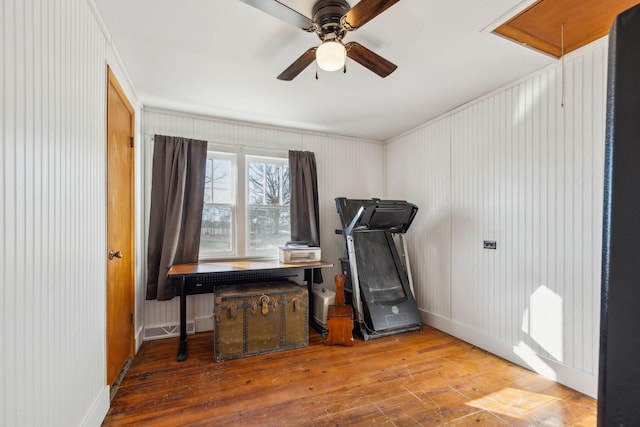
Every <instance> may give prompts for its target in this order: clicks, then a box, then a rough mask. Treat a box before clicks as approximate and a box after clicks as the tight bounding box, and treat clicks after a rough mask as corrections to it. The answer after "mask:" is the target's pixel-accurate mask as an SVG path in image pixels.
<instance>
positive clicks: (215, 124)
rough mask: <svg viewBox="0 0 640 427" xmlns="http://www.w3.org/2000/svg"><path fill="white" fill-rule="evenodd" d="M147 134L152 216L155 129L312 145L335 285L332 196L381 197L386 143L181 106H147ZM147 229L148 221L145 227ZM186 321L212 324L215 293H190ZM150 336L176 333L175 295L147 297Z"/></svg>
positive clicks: (292, 146) (238, 142)
mask: <svg viewBox="0 0 640 427" xmlns="http://www.w3.org/2000/svg"><path fill="white" fill-rule="evenodd" d="M143 121H144V123H143V127H144V133H145V135H146V137H145V147H144V148H145V159H146V160H145V165H146V166H145V168H146V171H145V177H146V182H145V186H146V189H147V190H148V191H147V193H146V195H145V197H146V206H147V209H146V210H145V212H146V213H145V218H147V219H148V215H149V213H148V207H149V191H150V188H151V182H150V177H151V158H152V142H151V141H152V140H151V135H153V134H162V135H173V136H183V137H187V138H196V139H202V140H206V141H209V142H212V143H217V144H226V145H229V146H234V147H247V148H251V149H263V150H266V153H267V154H268V153H276V152H280V153H282V154H284V155H285V156H286V155H287V151H288V150H303V151H312V152H314V153H315V155H316V163H317V168H318V192H319V202H320V224H321V229H320V244H321V247H322V258H323V259H324V260H327V261H330V262H332V263H333V264H334V268H333V269H324V270H323V277H324V283H325V284H328V285H329V286H333V276H334V275H335V274H337V273H338V272H340V263H339V258H340V257H342V256H343V251H344V243H343V242H344V239H343V238H342V237H341V236H338V235H336V234H335V229H337V228H340V221H339V218H338V214H337V213H336V208H335V202H334V199H335V198H336V197H340V196H345V197H353V198H370V197H383V191H384V145H382V144H381V143H378V142H374V141H363V140H358V139H352V138H345V137H339V136H330V135H324V134H316V133H312V132H305V131H298V130H292V129H283V128H276V127H269V126H261V125H253V124H247V123H239V122H231V121H225V120H221V119H215V118H209V117H202V116H194V115H188V114H182V113H177V112H170V111H163V110H156V109H151V108H149V109H146V110H145V112H144V120H143ZM145 229H146V227H145ZM187 298H188V305H187V321H188V323H189V330H191V331H193V330H202V329H203V328H204V329H208V328H210V327H211V324H212V322H211V320H210V316H211V314H212V312H213V298H212V295H211V294H204V295H194V296H189V297H187ZM144 317H145V320H144V324H145V328H146V329H147V332H146V334H145V335H146V337H147V338H154V337H160V336H167V335H176V334H177V332H178V331H177V330H176V329H175V328H176V325H177V324H178V318H179V306H178V300H177V298H174V299H173V300H171V301H146V303H145V316H144Z"/></svg>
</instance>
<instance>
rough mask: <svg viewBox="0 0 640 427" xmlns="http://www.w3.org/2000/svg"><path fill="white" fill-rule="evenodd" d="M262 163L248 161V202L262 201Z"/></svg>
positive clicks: (256, 203) (260, 202)
mask: <svg viewBox="0 0 640 427" xmlns="http://www.w3.org/2000/svg"><path fill="white" fill-rule="evenodd" d="M264 169H265V168H264V163H256V162H250V163H249V204H250V205H261V204H263V203H264Z"/></svg>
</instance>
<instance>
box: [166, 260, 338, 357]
mask: <svg viewBox="0 0 640 427" xmlns="http://www.w3.org/2000/svg"><path fill="white" fill-rule="evenodd" d="M326 267H333V264H331V263H330V262H326V261H317V262H297V263H290V264H284V263H281V262H279V261H278V260H264V261H216V262H201V263H194V264H176V265H174V266H172V267H171V268H170V269H169V272H168V273H167V274H168V276H169V278H176V279H179V280H178V281H177V283H176V286H177V290H178V294H179V296H180V342H179V344H178V361H182V360H185V359H186V358H187V295H188V293H187V292H186V286H185V285H186V279H187V277H209V278H211V279H212V280H213V281H214V283H215V282H218V283H219V284H221V285H222V284H225V283H229V282H230V281H234V282H235V281H236V280H237V279H242V278H243V277H246V281H247V282H249V281H250V280H251V275H252V274H253V275H255V274H263V275H271V276H273V277H274V278H275V277H278V276H280V277H288V276H291V275H294V274H295V270H296V269H302V270H311V280H309V281H308V282H307V290H308V292H309V301H311V294H312V286H313V269H315V268H326ZM242 281H245V280H242ZM312 307H313V304H309V313H310V315H309V318H310V319H312V318H313V316H312V314H311V313H312Z"/></svg>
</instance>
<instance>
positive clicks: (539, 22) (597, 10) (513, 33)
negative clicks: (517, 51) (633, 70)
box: [493, 0, 640, 58]
mask: <svg viewBox="0 0 640 427" xmlns="http://www.w3.org/2000/svg"><path fill="white" fill-rule="evenodd" d="M639 3H640V1H639V0H539V1H537V2H535V3H533V4H532V5H531V6H529V7H528V8H526V9H525V10H524V11H522V12H521V13H519V14H517V15H516V16H514V17H512V18H511V19H509V20H508V21H507V22H505V23H504V24H502V25H500V26H499V27H497V28H496V29H495V30H493V32H494V33H495V34H498V35H501V36H503V37H506V38H508V39H510V40H513V41H515V42H518V43H521V44H523V45H525V46H528V47H531V48H533V49H536V50H538V51H540V52H544V53H546V54H549V55H552V56H554V57H556V58H559V57H560V56H562V53H563V52H564V54H567V53H569V52H571V51H573V50H576V49H578V48H580V47H582V46H584V45H586V44H589V43H591V42H593V41H595V40H597V39H599V38H601V37H603V36H605V35H607V34H608V33H609V29H610V27H611V24H612V23H613V21H614V19H615V17H616V16H617V15H618V14H620V13H621V12H624V11H625V10H627V9H629V8H631V7H633V6H635V5H636V4H639ZM563 33H564V48H563Z"/></svg>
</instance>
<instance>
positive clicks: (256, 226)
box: [247, 157, 291, 254]
mask: <svg viewBox="0 0 640 427" xmlns="http://www.w3.org/2000/svg"><path fill="white" fill-rule="evenodd" d="M247 186H248V203H247V212H248V215H247V221H248V227H247V229H248V233H249V235H248V245H247V248H248V252H250V253H254V254H256V253H261V252H265V251H269V252H271V253H275V252H274V249H277V247H278V246H279V245H282V244H284V243H286V242H287V241H288V240H290V238H291V222H290V210H289V201H290V198H291V193H290V190H289V188H290V186H289V166H288V164H287V162H286V160H282V159H270V158H259V157H249V158H248V162H247Z"/></svg>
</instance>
